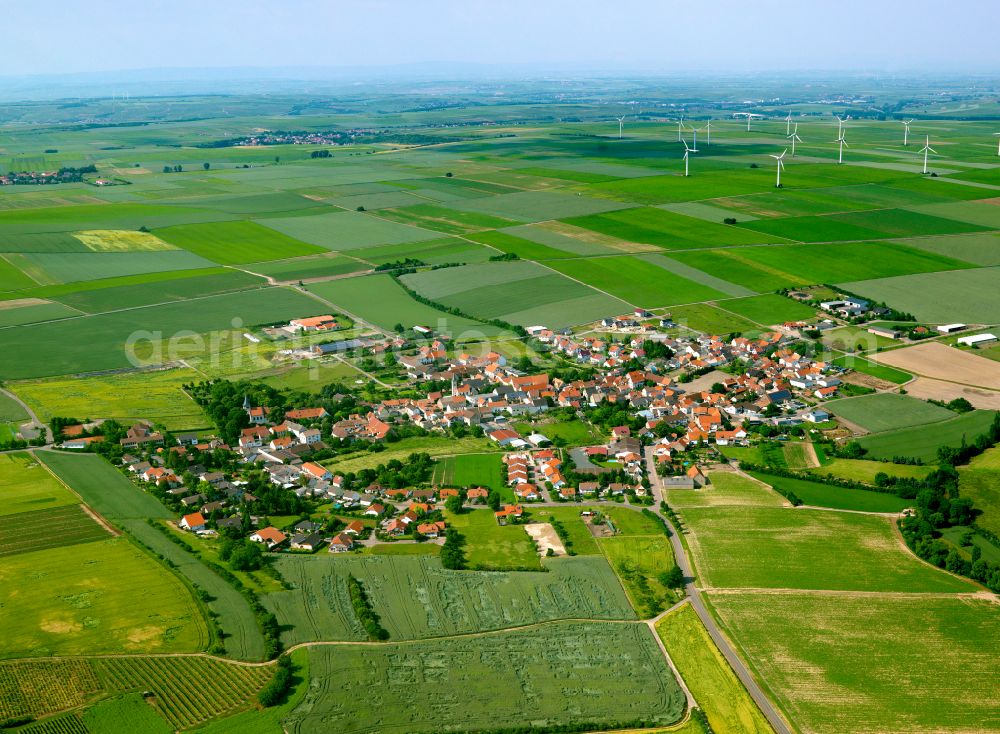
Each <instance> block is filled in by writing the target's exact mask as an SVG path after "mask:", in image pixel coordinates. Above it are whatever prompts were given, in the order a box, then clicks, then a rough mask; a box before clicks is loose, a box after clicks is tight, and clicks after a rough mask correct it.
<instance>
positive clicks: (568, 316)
mask: <svg viewBox="0 0 1000 734" xmlns="http://www.w3.org/2000/svg"><path fill="white" fill-rule="evenodd" d="M402 281H403V282H404V283H406V285H407V286H408V287H409V288H412V289H413V290H415V291H416V292H417V293H419V294H420V295H422V296H424V297H425V298H430V299H431V300H433V301H435V302H438V303H441V304H443V305H444V306H447V307H449V308H458V309H460V310H461V311H462V312H464V313H468V314H471V315H473V316H476V317H479V318H483V319H493V318H500V319H503V320H504V321H508V322H510V323H515V324H520V325H522V326H531V325H532V324H535V323H537V322H538V321H539V320H541V319H545V323H546V324H548V325H550V326H553V327H557V326H566V325H567V324H577V323H583V322H586V321H592V320H595V319H598V318H600V317H602V316H605V315H607V314H608V313H613V312H616V311H622V310H628V306H627V304H626V303H624V302H623V301H619V300H617V299H615V298H612V297H610V296H608V295H605V294H602V293H598V292H596V291H594V290H593V289H591V288H588V287H587V286H586V285H584V284H583V283H579V282H576V281H574V280H571V279H570V278H564V277H562V276H561V275H559V274H558V273H554V272H552V271H551V270H549V269H547V268H545V267H542V266H541V265H537V264H535V263H532V262H528V261H519V262H509V263H481V264H477V265H466V266H464V267H460V268H447V269H443V270H434V271H423V272H420V273H414V274H412V275H404V276H403V277H402Z"/></svg>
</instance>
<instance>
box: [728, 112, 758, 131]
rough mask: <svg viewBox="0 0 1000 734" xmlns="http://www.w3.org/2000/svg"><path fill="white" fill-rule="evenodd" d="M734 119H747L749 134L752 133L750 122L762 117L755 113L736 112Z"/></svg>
mask: <svg viewBox="0 0 1000 734" xmlns="http://www.w3.org/2000/svg"><path fill="white" fill-rule="evenodd" d="M733 117H745V118H747V132H750V120H752V119H753V118H755V117H761V115H758V114H756V113H754V112H734V113H733Z"/></svg>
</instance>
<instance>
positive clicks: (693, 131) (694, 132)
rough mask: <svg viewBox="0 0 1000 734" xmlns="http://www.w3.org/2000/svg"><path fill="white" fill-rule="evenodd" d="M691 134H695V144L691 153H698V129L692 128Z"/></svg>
mask: <svg viewBox="0 0 1000 734" xmlns="http://www.w3.org/2000/svg"><path fill="white" fill-rule="evenodd" d="M691 132H692V133H693V134H694V144H693V145H692V146H691V152H692V153H697V152H698V128H696V127H694V126H693V125H692V126H691Z"/></svg>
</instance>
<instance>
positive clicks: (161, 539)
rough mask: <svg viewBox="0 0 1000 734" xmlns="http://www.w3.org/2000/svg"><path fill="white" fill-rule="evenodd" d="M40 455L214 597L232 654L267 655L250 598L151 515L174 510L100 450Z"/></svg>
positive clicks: (94, 504)
mask: <svg viewBox="0 0 1000 734" xmlns="http://www.w3.org/2000/svg"><path fill="white" fill-rule="evenodd" d="M39 456H40V458H41V460H42V461H43V462H44V463H45V465H46V466H47V467H48V468H49V469H50V470H51V471H52V472H53V473H54V474H55V475H56V476H58V477H59V478H60V479H62V481H64V482H66V483H67V484H68V485H69V486H71V487H72V488H73V489H74V490H75V491H76V492H78V493H79V494H80V496H82V497H83V499H84V501H85V502H86V503H87V504H88V505H89V506H91V507H93V508H94V510H96V511H97V512H98V513H100V514H101V515H103V516H104V517H105V518H107V519H108V520H110V521H111V522H112V523H114V524H115V525H118V526H119V527H122V528H125V529H126V530H128V532H130V533H131V534H132V535H133V536H134V537H135V538H136V539H138V540H139V541H140V542H141V543H142V544H143V545H145V546H146V547H148V548H149V549H150V550H152V551H153V552H154V553H158V554H160V555H162V556H164V557H165V558H166V559H168V560H169V561H170V562H171V563H173V564H174V566H175V567H176V569H177V571H178V573H180V574H182V575H183V576H185V577H186V578H187V579H188V580H189V581H191V583H193V584H194V585H196V586H197V587H198V588H199V589H203V590H204V591H205V592H206V593H207V594H208V596H209V598H210V601H208V608H209V610H210V611H212V612H214V613H215V614H217V615H218V619H217V621H218V623H219V625H220V626H221V627H222V631H223V633H224V634H225V640H224V644H225V646H226V651H227V652H228V654H230V655H232V656H234V657H237V658H240V659H244V660H259V659H262V658H263V657H264V639H263V637H262V636H261V633H260V629H259V627H258V626H257V622H256V620H255V618H254V614H253V610H252V609H251V608H250V605H249V604H248V603H247V601H246V599H244V597H243V596H242V595H241V594H240V593H239V592H238V591H237V590H236V589H235V588H234V587H233V586H232V585H230V584H229V582H228V581H226V580H225V579H223V578H222V577H221V576H219V575H218V574H217V573H215V572H214V571H212V570H211V569H210V568H209V567H208V566H206V565H205V564H204V563H203V562H202V561H200V560H199V559H198V558H197V557H196V556H195V555H193V554H192V553H190V552H188V551H186V550H185V549H184V548H182V547H180V546H178V545H177V544H175V543H173V542H171V541H170V540H169V539H168V538H167V537H166V536H164V535H163V533H162V532H161V531H160V530H159V529H157V528H156V527H154V526H152V525H150V524H149V523H148V522H147V519H150V518H151V519H161V520H164V519H173V518H174V515H173V513H171V512H170V511H169V510H167V508H165V507H164V506H163V505H162V504H160V502H159V501H158V500H157V499H156V498H155V497H153V496H152V495H150V494H147V493H146V492H143V491H142V490H140V489H138V488H137V487H136V486H135V485H133V484H132V483H131V482H129V481H128V480H127V479H126V478H125V477H124V476H122V474H121V473H119V472H118V470H117V469H115V468H114V467H112V466H111V465H110V464H108V462H107V461H105V460H104V459H103V458H101V457H100V456H98V455H96V454H67V453H59V452H55V451H42V452H39Z"/></svg>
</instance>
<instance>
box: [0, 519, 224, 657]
mask: <svg viewBox="0 0 1000 734" xmlns="http://www.w3.org/2000/svg"><path fill="white" fill-rule="evenodd" d="M0 578H2V580H3V582H4V583H3V584H2V586H0V605H2V606H3V609H4V616H5V618H6V619H7V620H8V621H7V623H6V624H5V634H4V638H3V643H2V648H0V652H2V655H3V656H4V657H29V656H30V657H39V656H49V655H80V654H84V653H90V654H94V653H122V652H152V651H156V652H191V651H195V650H200V649H202V648H204V647H206V646H207V645H208V630H207V628H206V626H205V622H204V620H203V618H202V613H201V610H200V609H199V607H198V604H197V603H196V602H195V600H194V598H193V597H192V595H191V592H190V591H189V590H188V589H187V588H185V586H184V585H183V584H182V583H181V581H180V580H179V579H177V578H176V577H175V576H174V575H173V574H172V573H171V572H170V571H168V570H167V569H166V568H165V567H163V566H161V565H160V564H159V563H157V562H156V561H154V560H153V559H151V558H150V557H149V556H147V555H146V554H145V553H143V552H142V551H140V550H138V549H137V548H135V547H134V546H132V545H131V544H130V543H129V542H128V541H127V540H125V539H124V538H115V539H112V540H105V541H101V542H96V543H88V544H87V547H86V553H85V554H84V553H81V552H80V550H79V548H78V547H75V546H66V547H60V548H51V549H48V550H40V551H36V552H33V553H22V554H19V555H15V556H8V557H7V558H5V559H4V564H3V569H2V571H0ZM29 589H30V593H27V592H28V590H29Z"/></svg>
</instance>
